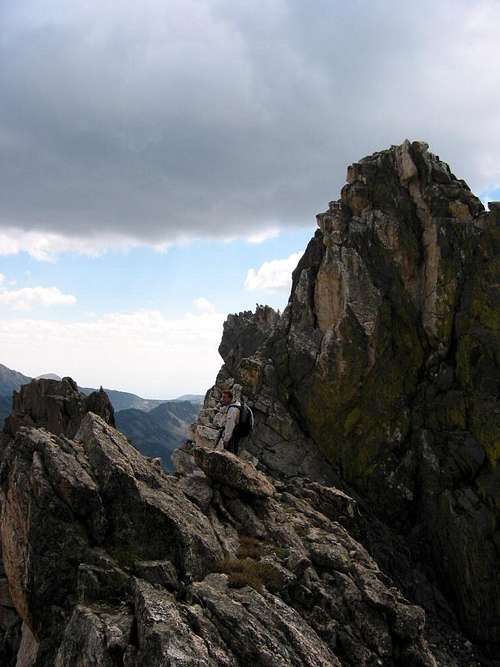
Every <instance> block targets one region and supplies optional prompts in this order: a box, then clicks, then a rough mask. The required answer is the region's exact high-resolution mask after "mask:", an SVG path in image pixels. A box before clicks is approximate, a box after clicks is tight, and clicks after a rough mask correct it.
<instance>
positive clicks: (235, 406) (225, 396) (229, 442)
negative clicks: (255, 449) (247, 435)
mask: <svg viewBox="0 0 500 667" xmlns="http://www.w3.org/2000/svg"><path fill="white" fill-rule="evenodd" d="M222 404H223V405H224V406H227V411H226V414H225V419H224V430H223V432H222V444H223V446H224V449H227V451H228V452H231V453H233V454H236V456H238V445H239V442H240V436H239V434H238V424H239V421H240V409H241V402H240V401H238V400H235V401H233V392H232V391H231V390H230V389H225V390H224V391H223V392H222Z"/></svg>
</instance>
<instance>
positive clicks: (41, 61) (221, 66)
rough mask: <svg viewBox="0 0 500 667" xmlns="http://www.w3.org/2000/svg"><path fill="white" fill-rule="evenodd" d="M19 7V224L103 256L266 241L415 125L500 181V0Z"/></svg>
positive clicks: (5, 31)
mask: <svg viewBox="0 0 500 667" xmlns="http://www.w3.org/2000/svg"><path fill="white" fill-rule="evenodd" d="M0 22H1V25H2V40H1V41H0V60H1V62H2V67H1V69H0V95H1V99H2V105H1V110H0V227H4V228H6V227H10V228H14V229H16V230H17V231H20V230H24V232H26V233H28V232H29V233H35V232H36V233H39V232H43V233H50V234H53V235H56V237H60V236H64V237H65V238H66V237H67V238H69V239H70V240H72V241H68V242H67V243H69V244H70V246H69V247H70V249H71V248H73V249H75V248H76V251H82V250H83V251H84V252H90V251H89V248H88V247H86V246H85V244H83V245H82V239H87V238H91V239H103V238H104V237H106V238H107V239H110V242H111V243H112V244H114V243H119V242H125V241H123V240H124V239H125V240H126V243H129V244H130V243H148V244H151V245H152V246H156V247H160V248H161V247H163V245H164V244H165V243H166V244H168V243H173V242H177V241H179V238H180V233H181V232H180V230H182V236H183V237H186V238H201V237H207V236H211V237H219V238H227V237H230V236H235V235H239V236H241V238H248V237H249V236H251V235H253V234H255V235H257V236H256V237H258V235H259V234H262V233H264V232H265V230H266V229H269V228H270V227H279V226H280V225H297V224H301V225H303V224H304V223H307V222H308V221H309V220H311V223H312V221H313V214H314V213H316V212H317V210H318V209H320V210H321V209H322V208H324V207H326V204H327V202H328V201H329V200H330V199H332V198H333V197H335V196H336V194H337V192H338V189H339V186H340V185H341V184H342V182H343V179H344V176H345V168H346V165H347V164H348V163H349V162H352V161H354V160H356V159H358V158H360V157H361V156H363V155H365V154H367V153H369V152H372V151H373V150H378V149H380V148H383V147H385V146H387V145H389V144H392V143H397V142H400V141H402V140H403V139H404V138H405V137H407V136H408V137H409V138H412V139H414V138H421V139H426V140H427V141H429V143H430V144H431V147H432V148H433V149H434V151H435V152H437V153H439V154H440V155H441V156H442V157H443V158H444V159H447V160H448V161H449V162H450V163H451V165H452V167H453V168H454V170H455V171H456V172H457V175H460V176H462V177H465V178H466V179H467V180H468V181H469V182H470V184H471V186H472V187H473V188H474V189H477V190H480V191H484V189H485V188H486V187H490V186H491V187H494V186H496V185H498V184H499V183H500V171H499V167H498V154H499V153H500V132H499V131H498V129H499V125H498V123H499V121H498V113H497V110H498V108H499V106H500V87H499V86H498V72H497V68H496V67H493V66H491V63H495V62H498V60H499V59H500V41H499V40H498V30H497V26H498V24H499V22H500V3H498V2H496V1H495V0H476V1H475V2H473V3H472V2H469V1H468V0H442V1H441V2H437V3H436V2H434V1H433V0H422V1H421V2H419V3H418V4H414V5H410V4H409V3H401V2H397V1H396V0H379V1H377V2H372V3H362V2H349V3H345V2H331V1H329V0H328V1H327V0H319V1H318V2H314V3H304V2H300V1H299V0H264V1H263V2H261V3H259V5H258V10H256V9H255V6H254V5H253V4H251V3H247V2H244V1H242V0H171V1H170V2H168V3H167V2H163V1H162V0H144V2H142V3H141V4H140V6H139V5H138V4H137V3H135V2H132V1H131V0H122V1H121V2H119V3H116V2H111V0H104V1H103V0H100V1H99V2H98V1H97V0H90V1H89V0H74V1H73V2H71V3H68V2H63V0H47V1H46V2H43V3H42V2H39V0H25V1H24V2H17V1H16V0H4V2H2V3H0ZM437 53H439V55H438V56H437V55H436V54H437ZM471 119H473V122H471ZM56 237H54V238H56ZM75 239H77V240H76V241H75ZM3 243H4V252H5V244H6V245H7V247H9V243H10V244H12V243H13V242H12V240H11V241H5V239H4V241H3ZM26 243H28V240H27V237H26V238H25V243H24V245H23V243H21V244H20V245H15V244H14V245H11V246H10V247H11V251H12V252H18V251H19V250H21V249H26ZM30 243H31V242H30ZM33 243H34V246H33V245H28V248H31V250H29V249H28V251H29V252H32V254H33V255H34V256H36V255H37V254H38V256H39V257H40V258H44V257H46V252H45V251H44V250H43V248H42V249H41V250H40V249H39V244H38V242H37V241H33ZM53 243H56V241H53ZM61 243H62V242H61ZM65 243H66V242H65ZM71 243H73V244H76V245H73V246H71ZM92 244H94V241H92ZM42 245H43V244H42ZM96 245H97V244H96ZM92 247H93V248H94V246H92ZM101 247H104V248H106V247H108V246H107V245H106V244H105V243H103V245H102V246H101ZM67 248H68V246H67V245H63V251H66V250H67ZM92 251H93V250H92ZM49 254H50V252H49Z"/></svg>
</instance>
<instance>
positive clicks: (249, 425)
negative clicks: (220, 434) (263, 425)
mask: <svg viewBox="0 0 500 667" xmlns="http://www.w3.org/2000/svg"><path fill="white" fill-rule="evenodd" d="M229 407H230V408H238V410H239V411H240V420H239V422H238V437H240V438H246V436H247V435H250V433H251V432H252V431H253V427H254V423H255V419H254V416H253V412H252V408H251V407H250V406H249V405H247V404H246V403H242V404H241V405H236V404H235V403H232V404H231V405H230V406H229Z"/></svg>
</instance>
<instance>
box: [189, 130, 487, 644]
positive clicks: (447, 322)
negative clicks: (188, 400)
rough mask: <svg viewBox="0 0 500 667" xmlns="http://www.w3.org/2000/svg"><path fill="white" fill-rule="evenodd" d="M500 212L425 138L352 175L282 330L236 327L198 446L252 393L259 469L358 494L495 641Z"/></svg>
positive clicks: (312, 249)
mask: <svg viewBox="0 0 500 667" xmlns="http://www.w3.org/2000/svg"><path fill="white" fill-rule="evenodd" d="M491 208H492V210H491V212H485V211H484V208H483V205H482V204H481V202H480V201H479V200H478V199H477V197H475V196H474V195H473V194H472V193H471V192H470V190H469V188H468V187H467V185H466V184H465V182H464V181H461V180H459V179H457V178H456V177H455V176H454V175H453V174H452V173H451V171H450V169H449V167H448V166H447V165H446V164H445V163H444V162H442V161H440V160H439V158H438V157H437V156H435V155H433V154H431V153H430V152H429V151H428V147H427V145H426V144H423V143H420V142H414V143H409V142H405V143H404V144H403V145H401V146H394V147H392V148H390V149H389V150H386V151H383V152H381V153H376V154H374V155H372V156H370V157H367V158H365V159H363V160H361V161H360V162H358V163H356V164H354V165H352V166H351V167H349V169H348V174H347V184H346V185H345V186H344V188H343V189H342V192H341V197H340V199H339V200H338V201H334V202H331V203H330V205H329V208H328V211H326V212H325V213H322V214H320V215H318V216H317V220H318V226H319V229H318V231H317V232H316V234H315V236H314V238H313V239H312V240H311V242H310V243H309V245H308V248H307V250H306V252H305V254H304V256H303V257H302V259H301V260H300V262H299V264H298V266H297V268H296V270H295V272H294V275H293V287H292V292H291V296H290V299H289V303H288V306H287V308H286V310H285V312H284V314H283V316H282V317H281V318H280V319H279V320H276V321H272V324H273V326H272V327H271V331H269V326H268V327H267V329H266V330H265V331H264V329H263V327H262V324H259V322H260V323H262V319H263V318H262V313H261V312H259V310H258V311H257V314H256V316H255V318H254V319H253V320H252V318H250V317H249V316H248V314H246V315H245V316H244V317H243V316H239V318H235V317H234V316H233V317H232V318H231V319H230V320H228V323H227V325H226V327H225V330H224V338H223V342H222V345H221V348H220V351H221V353H222V354H223V357H224V361H225V366H224V367H223V369H222V371H221V373H220V374H219V378H218V381H217V384H216V387H215V389H214V391H213V392H212V393H210V394H209V395H208V397H207V400H206V403H205V410H204V411H203V412H202V415H201V426H200V427H199V428H198V431H197V438H198V439H199V440H203V439H204V438H205V441H206V435H207V433H209V431H208V430H207V429H209V427H210V419H211V410H212V411H213V409H214V405H215V402H216V399H217V396H218V390H219V389H220V387H222V386H223V385H224V384H225V383H226V384H231V383H233V382H235V383H239V384H241V385H242V386H243V392H244V393H245V394H246V395H247V396H248V400H249V403H250V404H251V405H253V407H254V408H255V412H256V417H257V427H256V430H255V432H254V434H253V437H252V439H251V442H250V443H248V448H249V449H250V450H251V451H252V452H253V453H254V454H256V455H257V456H258V458H259V460H260V461H261V462H262V464H263V465H266V466H267V467H268V469H269V470H274V471H275V472H277V473H283V474H287V475H290V474H295V473H302V474H308V475H312V476H314V477H315V478H316V479H319V478H321V479H323V480H330V481H332V480H337V482H338V483H340V484H343V485H344V487H345V488H350V489H352V490H354V491H355V492H357V493H358V494H359V495H360V497H361V498H362V499H364V501H366V503H367V506H369V508H370V511H372V512H374V513H375V515H376V516H377V517H378V518H379V519H381V520H383V521H384V522H385V524H386V525H388V526H390V527H391V529H393V530H394V531H395V534H396V535H399V536H402V537H403V538H404V540H405V542H406V543H407V544H408V545H409V546H410V549H411V552H412V562H414V563H415V564H418V563H420V564H422V563H425V567H426V568H430V569H431V570H432V575H431V578H434V579H435V581H437V582H439V587H440V589H441V591H442V592H443V593H444V595H445V596H446V597H447V599H448V600H449V602H450V604H451V606H452V607H453V609H454V611H455V612H456V614H457V615H458V618H459V621H460V624H461V626H462V628H464V629H465V630H466V632H467V633H468V634H469V635H470V636H471V637H473V638H474V639H475V640H477V641H479V642H482V643H485V644H488V645H490V646H491V647H495V646H497V647H498V645H499V644H500V626H499V625H498V618H500V595H499V593H500V578H499V577H500V574H499V573H500V568H499V564H500V563H499V560H500V532H499V529H498V519H499V507H500V495H499V488H500V472H499V470H500V468H499V467H498V466H497V462H498V458H499V456H500V403H499V389H500V356H499V350H500V259H499V257H500V255H499V251H500V210H499V208H498V207H497V206H492V207H491ZM271 320H272V318H269V316H268V317H267V321H271ZM236 323H237V326H236ZM259 326H260V330H261V338H262V336H263V335H264V334H266V338H265V341H263V342H262V341H261V340H259V338H258V337H256V336H253V339H254V340H258V343H257V344H256V345H254V346H253V347H252V345H248V344H246V345H244V346H243V348H242V349H241V350H240V351H239V353H235V351H237V350H238V345H237V343H236V342H235V340H236V341H238V340H246V339H247V338H248V335H247V332H248V331H249V330H252V331H254V330H255V328H256V327H259ZM228 351H231V352H230V353H229V352H228ZM203 429H204V430H203ZM415 567H419V566H418V565H415ZM414 589H415V590H414V594H415V595H416V596H417V597H418V585H417V583H415V585H414ZM492 650H493V651H494V652H495V651H496V650H497V649H495V648H492Z"/></svg>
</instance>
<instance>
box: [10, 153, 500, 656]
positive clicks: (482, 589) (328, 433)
mask: <svg viewBox="0 0 500 667" xmlns="http://www.w3.org/2000/svg"><path fill="white" fill-rule="evenodd" d="M498 222H499V219H498V217H497V213H496V211H495V210H493V211H492V212H490V213H486V212H484V210H483V208H482V204H481V203H480V202H479V200H477V199H476V198H475V197H474V196H473V195H472V194H471V193H470V191H469V190H468V188H467V186H466V185H465V184H464V183H463V182H462V181H459V180H457V179H456V178H455V177H454V176H453V174H451V172H450V170H449V168H448V167H447V165H445V164H444V163H442V162H441V161H440V160H439V159H438V158H437V157H436V156H433V155H432V154H430V153H429V151H428V149H427V147H426V146H425V145H424V144H422V143H418V142H416V143H413V144H410V143H409V142H406V143H405V144H403V145H402V146H398V147H392V148H391V149H389V150H388V151H384V152H382V153H378V154H375V155H374V156H370V157H369V158H365V159H364V160H362V161H360V163H357V164H356V165H353V167H351V168H350V169H349V172H348V184H347V185H346V186H345V188H344V189H343V191H342V197H341V200H339V201H338V202H332V203H331V204H330V206H329V210H328V211H327V212H326V213H325V214H321V215H320V216H318V223H319V229H318V231H317V233H316V235H315V237H314V239H313V240H312V241H311V243H310V244H309V246H308V249H307V251H306V253H305V255H304V257H303V258H302V260H301V261H300V262H299V265H298V267H297V269H296V271H295V272H294V276H293V288H292V293H291V296H290V301H289V305H288V307H287V309H286V310H285V312H284V313H283V315H281V316H280V315H279V314H277V313H274V311H272V310H271V309H269V308H267V307H259V308H258V309H257V312H256V313H255V314H253V313H249V312H245V313H241V314H239V315H234V316H230V317H229V318H228V321H227V323H226V325H225V330H224V336H223V340H222V343H221V348H220V351H221V354H222V356H223V358H224V362H225V364H224V366H223V368H222V369H221V372H220V373H219V375H218V377H217V380H216V384H215V386H214V387H213V388H212V389H211V390H210V391H209V392H208V393H207V396H206V399H205V403H204V406H203V409H202V412H201V414H200V417H199V420H198V422H197V424H196V425H195V427H194V430H193V436H192V441H190V442H187V443H186V444H185V445H184V446H183V447H182V448H180V449H179V450H178V451H177V452H176V453H175V454H174V456H173V460H174V465H175V469H176V474H175V475H169V474H168V473H166V472H165V471H163V470H162V469H161V467H160V466H159V465H158V463H157V462H156V461H154V460H151V459H148V458H146V457H144V456H142V455H141V454H140V453H139V452H138V451H137V450H136V449H135V448H134V447H133V446H132V445H131V444H130V443H129V442H128V441H127V440H126V438H125V437H124V436H123V435H122V434H120V433H119V432H118V431H116V430H115V429H114V427H113V424H112V413H111V414H110V412H109V410H108V409H107V403H106V400H105V395H104V396H103V395H101V396H99V397H94V399H93V400H92V401H91V402H89V403H86V402H85V400H86V399H85V397H84V396H82V395H78V392H77V391H76V393H75V391H74V390H75V387H76V385H74V383H72V381H70V380H69V379H64V380H63V381H62V383H60V385H58V384H57V383H56V385H51V386H50V391H47V390H46V387H47V385H43V384H42V385H39V384H36V382H35V383H32V385H30V386H29V387H27V388H25V393H24V394H23V395H22V396H19V398H18V402H17V405H16V410H15V411H14V414H13V416H12V418H11V419H10V420H9V422H8V423H7V426H6V432H5V433H4V435H3V438H2V443H1V452H0V458H1V468H0V505H1V542H2V554H3V568H4V570H5V577H4V578H3V579H0V638H1V639H0V657H1V658H2V659H3V661H4V662H3V663H2V664H6V665H16V664H17V665H22V666H23V667H24V666H26V667H27V666H31V665H39V666H42V665H43V666H45V665H57V666H59V667H63V666H69V665H76V666H78V665H81V666H82V667H83V665H90V664H99V665H105V666H106V665H110V666H112V665H113V666H114V665H124V667H139V665H141V666H142V665H145V666H146V667H147V666H148V665H150V666H151V667H156V666H161V665H179V666H180V665H183V666H186V665H193V666H195V665H196V666H197V667H198V666H202V665H207V666H212V665H213V666H215V665H269V666H271V665H272V666H273V667H274V666H275V665H280V666H281V665H282V666H283V667H285V666H287V665H297V666H298V665H311V667H312V666H313V665H314V666H316V665H325V666H326V665H343V666H344V665H345V666H347V667H348V666H352V667H354V666H358V665H359V666H365V665H366V666H367V667H368V666H372V665H388V666H389V667H390V666H391V665H394V666H395V665H401V666H403V665H405V666H410V667H411V666H412V665H415V666H417V665H420V666H424V665H425V666H434V665H439V666H440V667H441V666H442V667H445V666H446V667H448V666H450V667H453V666H456V667H472V666H473V665H479V664H489V665H494V664H498V662H497V663H496V662H495V660H496V659H498V644H499V641H498V636H497V632H498V627H497V625H496V620H495V619H497V618H498V614H497V606H496V605H497V604H498V599H497V598H498V595H497V593H498V579H497V577H498V544H499V541H498V540H497V538H496V536H497V534H498V533H497V530H498V529H497V525H498V509H497V507H498V505H495V493H497V490H498V484H497V483H496V456H497V453H496V452H497V450H496V444H495V443H496V442H497V437H498V434H497V431H496V421H495V419H496V417H495V416H494V415H495V414H496V413H495V409H496V401H497V396H498V387H499V386H500V385H499V384H498V383H499V376H498V364H499V363H500V361H499V360H498V358H497V356H496V355H497V353H498V349H500V348H499V346H498V323H497V320H498V312H499V304H498V301H497V296H498V293H497V290H498V288H497V285H498V284H500V281H499V280H497V273H496V272H497V269H499V265H498V259H497V250H498V243H497V237H498ZM37 382H39V383H40V382H41V383H44V382H50V381H47V380H40V381H37ZM226 387H233V390H234V391H235V392H236V393H238V391H242V392H243V395H244V397H245V399H246V400H248V402H249V403H250V404H251V405H252V407H253V408H254V412H255V416H256V428H255V430H254V432H253V434H252V436H251V437H250V438H248V439H247V440H246V441H245V443H244V451H243V452H242V455H241V457H240V458H237V457H235V456H233V455H232V454H229V453H227V452H221V451H218V450H217V449H215V445H216V442H217V439H218V434H219V428H220V426H221V420H222V419H223V415H222V413H221V410H220V404H219V398H220V394H221V390H222V389H223V388H226ZM57 396H59V398H55V397H57ZM96 411H97V412H100V414H96ZM487 415H489V416H491V417H492V418H491V419H489V420H487V419H485V417H486V416H487ZM2 591H3V593H2ZM495 656H496V657H495Z"/></svg>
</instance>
